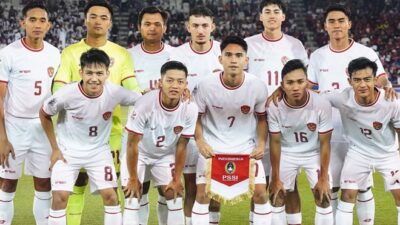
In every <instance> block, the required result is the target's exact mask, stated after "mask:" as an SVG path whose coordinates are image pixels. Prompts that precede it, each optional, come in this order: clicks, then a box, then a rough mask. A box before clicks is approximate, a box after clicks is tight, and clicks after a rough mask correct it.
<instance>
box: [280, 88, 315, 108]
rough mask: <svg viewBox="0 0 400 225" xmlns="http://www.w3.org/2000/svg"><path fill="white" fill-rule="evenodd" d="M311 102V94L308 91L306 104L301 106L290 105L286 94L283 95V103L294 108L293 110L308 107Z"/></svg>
mask: <svg viewBox="0 0 400 225" xmlns="http://www.w3.org/2000/svg"><path fill="white" fill-rule="evenodd" d="M309 101H310V93H309V92H308V91H307V99H306V102H305V103H304V104H303V105H301V106H293V105H290V104H289V102H287V101H286V98H285V94H284V95H283V102H284V103H285V104H286V105H287V106H288V107H289V108H292V109H301V108H303V107H304V106H306V105H307V104H308V102H309Z"/></svg>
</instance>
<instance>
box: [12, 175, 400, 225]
mask: <svg viewBox="0 0 400 225" xmlns="http://www.w3.org/2000/svg"><path fill="white" fill-rule="evenodd" d="M374 180H375V188H374V190H373V192H374V197H375V202H376V219H375V225H396V224H397V213H396V207H395V205H394V202H393V199H392V197H391V194H390V193H389V192H384V191H383V181H382V179H381V177H380V176H379V175H378V174H375V176H374ZM299 188H300V194H301V198H302V213H303V225H312V224H314V212H315V206H314V203H313V199H312V196H311V191H310V189H309V185H308V182H307V181H306V178H305V175H304V173H302V174H301V175H300V178H299ZM87 190H88V189H87ZM32 199H33V183H32V178H31V177H27V176H24V177H23V178H22V179H21V180H20V182H19V184H18V190H17V194H16V197H15V215H14V223H13V224H15V225H31V224H34V219H33V215H32ZM156 203H157V193H156V191H155V189H153V188H152V189H151V194H150V207H151V212H150V220H149V224H150V225H155V224H157V215H156ZM248 212H249V201H243V202H241V203H239V204H236V205H234V206H222V213H221V223H220V224H221V225H242V224H243V225H246V224H248ZM356 220H357V219H356V218H355V219H354V221H356ZM98 224H99V225H100V224H103V206H102V201H101V197H100V196H99V195H90V194H87V195H86V200H85V210H84V214H83V216H82V225H98ZM354 224H358V223H356V222H355V223H354Z"/></svg>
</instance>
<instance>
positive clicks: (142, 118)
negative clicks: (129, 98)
mask: <svg viewBox="0 0 400 225" xmlns="http://www.w3.org/2000/svg"><path fill="white" fill-rule="evenodd" d="M145 106H146V104H145V102H144V101H139V102H138V103H137V104H136V105H135V108H134V110H133V111H132V113H131V114H130V115H129V117H128V121H127V122H126V126H125V129H126V130H127V131H128V132H130V133H135V134H139V135H143V133H144V128H145V125H146V121H147V113H146V109H145Z"/></svg>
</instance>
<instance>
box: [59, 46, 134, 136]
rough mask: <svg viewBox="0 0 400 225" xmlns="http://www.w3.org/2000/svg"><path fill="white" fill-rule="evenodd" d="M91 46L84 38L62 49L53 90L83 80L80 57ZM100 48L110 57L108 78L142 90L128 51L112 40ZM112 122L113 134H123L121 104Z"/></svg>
mask: <svg viewBox="0 0 400 225" xmlns="http://www.w3.org/2000/svg"><path fill="white" fill-rule="evenodd" d="M91 48H92V47H90V46H89V45H87V44H86V42H85V39H82V40H81V41H80V42H77V43H75V44H72V45H70V46H68V47H67V48H65V49H64V50H63V51H62V53H61V64H60V67H59V69H58V71H57V74H56V76H55V78H54V86H53V92H55V91H57V90H58V89H59V87H60V85H59V84H60V83H63V84H67V83H71V82H76V81H80V80H81V77H80V75H79V69H80V66H79V64H80V57H81V55H82V53H84V52H86V51H88V50H89V49H91ZM98 49H101V50H103V51H104V52H106V53H107V55H108V56H109V57H110V61H111V62H110V68H109V70H110V76H109V77H108V80H110V81H111V82H112V83H115V84H118V85H121V86H123V87H125V88H127V89H129V90H132V91H136V92H140V91H141V90H140V87H139V85H138V84H137V82H136V79H135V75H134V72H133V71H134V69H133V63H132V60H131V57H130V55H129V53H128V51H127V50H126V49H125V48H123V47H122V46H120V45H118V44H115V43H113V42H111V41H107V43H106V44H105V45H103V46H101V47H99V48H98ZM132 78H133V79H132ZM112 122H113V125H112V128H111V135H112V136H113V135H122V124H121V107H120V106H117V107H116V108H115V110H114V113H113V121H112Z"/></svg>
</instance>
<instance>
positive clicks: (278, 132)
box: [269, 131, 281, 134]
mask: <svg viewBox="0 0 400 225" xmlns="http://www.w3.org/2000/svg"><path fill="white" fill-rule="evenodd" d="M269 133H270V134H280V133H281V132H280V131H277V132H272V131H269Z"/></svg>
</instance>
